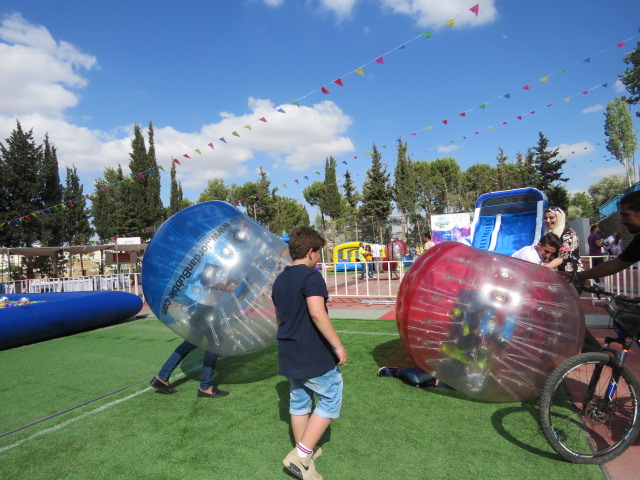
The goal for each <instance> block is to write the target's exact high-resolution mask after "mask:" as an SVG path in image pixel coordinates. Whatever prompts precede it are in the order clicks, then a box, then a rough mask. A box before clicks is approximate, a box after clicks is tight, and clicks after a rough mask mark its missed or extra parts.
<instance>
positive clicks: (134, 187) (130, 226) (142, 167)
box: [120, 123, 164, 238]
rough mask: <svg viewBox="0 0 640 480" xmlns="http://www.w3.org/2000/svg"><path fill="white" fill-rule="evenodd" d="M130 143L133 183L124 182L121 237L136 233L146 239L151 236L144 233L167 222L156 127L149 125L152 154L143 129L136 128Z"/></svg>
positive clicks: (122, 183) (138, 126)
mask: <svg viewBox="0 0 640 480" xmlns="http://www.w3.org/2000/svg"><path fill="white" fill-rule="evenodd" d="M133 130H134V136H133V139H132V140H131V153H130V154H129V156H130V158H131V160H130V162H129V169H130V171H131V177H130V178H131V180H128V181H126V182H121V183H120V185H121V191H122V200H123V204H124V213H125V216H124V218H123V220H122V223H123V227H124V228H123V229H122V231H121V233H135V234H136V235H140V236H141V237H143V238H149V237H150V236H151V234H149V233H146V232H144V229H145V228H146V227H149V226H156V227H157V226H159V225H160V223H161V222H162V220H163V219H164V209H163V208H162V201H161V200H160V175H159V174H158V165H157V163H156V160H155V147H154V143H153V126H152V125H151V123H149V151H147V148H146V146H145V141H144V137H143V136H142V132H141V130H140V125H137V124H136V125H134V128H133Z"/></svg>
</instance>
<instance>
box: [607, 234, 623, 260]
mask: <svg viewBox="0 0 640 480" xmlns="http://www.w3.org/2000/svg"><path fill="white" fill-rule="evenodd" d="M610 248H611V255H613V256H615V257H617V256H618V255H620V254H621V253H622V250H624V242H623V241H622V238H620V234H619V233H618V232H616V233H614V234H613V241H612V242H611V245H610Z"/></svg>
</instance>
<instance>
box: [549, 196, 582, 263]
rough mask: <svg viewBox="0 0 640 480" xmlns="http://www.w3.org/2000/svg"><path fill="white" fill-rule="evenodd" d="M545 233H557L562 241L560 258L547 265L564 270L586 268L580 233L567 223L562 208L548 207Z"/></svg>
mask: <svg viewBox="0 0 640 480" xmlns="http://www.w3.org/2000/svg"><path fill="white" fill-rule="evenodd" d="M544 225H545V227H546V228H545V233H549V232H551V233H555V234H556V235H557V236H558V237H560V240H561V241H562V247H561V248H560V250H559V251H558V258H555V259H554V260H551V262H549V263H548V264H547V267H551V268H557V269H558V270H561V271H563V272H581V271H582V270H584V268H583V267H582V262H581V261H580V249H579V248H578V247H579V243H578V234H577V233H576V232H575V231H574V230H573V229H572V228H571V227H569V225H567V224H566V216H565V213H564V212H563V211H562V209H561V208H558V207H548V208H547V209H546V210H545V211H544Z"/></svg>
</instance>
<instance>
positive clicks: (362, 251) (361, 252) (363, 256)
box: [357, 242, 371, 280]
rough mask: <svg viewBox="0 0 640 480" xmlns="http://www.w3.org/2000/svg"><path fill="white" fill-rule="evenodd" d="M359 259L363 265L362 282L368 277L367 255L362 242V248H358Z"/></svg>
mask: <svg viewBox="0 0 640 480" xmlns="http://www.w3.org/2000/svg"><path fill="white" fill-rule="evenodd" d="M357 258H358V261H359V262H360V264H361V265H362V272H361V274H360V280H364V277H365V276H366V275H367V255H366V250H365V249H364V244H363V243H362V242H360V248H358V255H357ZM369 275H371V274H369Z"/></svg>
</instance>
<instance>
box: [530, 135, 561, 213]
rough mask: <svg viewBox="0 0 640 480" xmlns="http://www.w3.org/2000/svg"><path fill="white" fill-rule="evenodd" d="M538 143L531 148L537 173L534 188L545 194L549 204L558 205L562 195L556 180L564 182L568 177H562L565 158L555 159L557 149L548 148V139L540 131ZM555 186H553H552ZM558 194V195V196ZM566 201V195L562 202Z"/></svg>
mask: <svg viewBox="0 0 640 480" xmlns="http://www.w3.org/2000/svg"><path fill="white" fill-rule="evenodd" d="M538 135H539V139H538V145H536V146H535V147H534V148H533V151H532V154H533V163H534V166H535V170H536V173H537V174H538V178H537V182H536V185H535V186H536V188H537V189H538V190H541V191H542V192H544V193H545V194H546V195H547V198H548V199H549V203H550V204H551V205H556V206H560V205H559V203H561V200H562V198H561V197H562V195H561V194H560V191H559V190H557V187H558V185H556V182H566V181H567V180H569V179H568V178H563V177H562V166H563V165H564V164H565V163H566V162H567V161H566V160H562V159H556V157H557V156H558V149H557V148H556V149H554V150H549V140H548V139H547V138H546V137H545V136H544V134H543V133H542V132H540V133H539V134H538ZM552 187H555V188H552ZM558 195H559V196H558ZM566 202H567V199H566V196H565V198H564V203H566Z"/></svg>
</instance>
